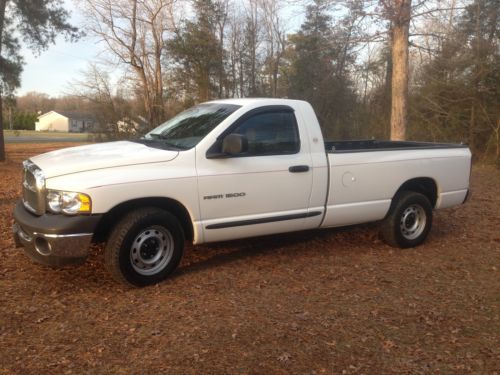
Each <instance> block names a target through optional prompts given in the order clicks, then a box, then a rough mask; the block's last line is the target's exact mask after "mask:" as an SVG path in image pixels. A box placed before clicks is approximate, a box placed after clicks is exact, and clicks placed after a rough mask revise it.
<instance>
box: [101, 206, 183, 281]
mask: <svg viewBox="0 0 500 375" xmlns="http://www.w3.org/2000/svg"><path fill="white" fill-rule="evenodd" d="M183 251H184V232H183V230H182V226H181V225H180V223H179V221H178V220H177V218H176V217H175V216H173V215H172V214H170V213H169V212H167V211H164V210H161V209H158V208H152V207H150V208H141V209H137V210H134V211H132V212H129V213H128V214H127V215H125V216H124V217H123V219H121V220H120V222H119V223H118V224H117V225H116V226H115V227H114V228H113V230H112V232H111V235H110V236H109V239H108V241H107V243H106V248H105V250H104V258H105V264H106V268H107V269H108V271H109V272H110V273H111V275H112V277H113V278H114V279H115V280H116V281H118V282H120V283H123V284H127V285H133V286H139V287H140V286H146V285H150V284H156V283H158V282H160V281H162V280H164V279H165V278H166V277H167V276H168V275H169V274H171V273H172V272H173V271H174V270H175V269H176V268H177V266H178V265H179V262H180V260H181V258H182V253H183Z"/></svg>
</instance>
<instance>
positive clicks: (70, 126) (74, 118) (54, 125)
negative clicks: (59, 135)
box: [35, 111, 95, 133]
mask: <svg viewBox="0 0 500 375" xmlns="http://www.w3.org/2000/svg"><path fill="white" fill-rule="evenodd" d="M94 126H95V121H94V120H93V119H92V118H91V117H90V116H89V115H87V114H84V113H78V112H59V111H58V112H56V111H50V112H47V113H44V114H43V115H40V116H38V121H37V122H36V123H35V130H36V131H54V132H70V133H85V132H91V131H93V130H94Z"/></svg>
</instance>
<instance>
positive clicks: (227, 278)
mask: <svg viewBox="0 0 500 375" xmlns="http://www.w3.org/2000/svg"><path fill="white" fill-rule="evenodd" d="M51 147H60V144H59V145H36V146H34V145H8V146H7V152H8V158H9V160H8V161H7V162H6V163H4V164H0V235H1V237H0V252H1V255H2V261H1V262H0V373H20V374H21V373H22V374H24V373H127V374H129V373H148V374H153V373H171V374H179V373H182V374H189V373H192V374H199V373H207V374H213V373H231V374H249V373H262V374H271V373H283V374H284V373H300V374H308V373H309V374H330V373H343V374H352V373H359V374H373V373H395V374H400V373H412V374H413V373H417V374H418V373H436V372H441V373H455V372H472V373H494V372H495V371H497V372H498V371H499V367H500V366H499V363H500V349H499V346H498V343H499V342H500V334H499V332H500V317H499V290H500V288H499V287H500V282H499V280H500V278H499V274H498V267H499V264H500V231H499V228H500V197H499V192H500V173H499V172H498V170H495V169H494V168H491V167H483V166H478V167H475V168H474V170H473V177H472V188H473V196H472V200H471V201H470V202H468V203H467V204H466V205H464V206H460V207H457V208H453V209H447V210H442V211H437V212H436V215H435V222H434V227H433V229H432V231H431V234H430V236H429V238H428V241H427V242H426V243H425V244H424V245H423V246H420V247H418V248H416V249H410V250H398V249H393V248H390V247H388V246H386V245H385V244H383V243H382V242H380V241H379V240H378V236H377V227H376V225H367V226H360V227H355V228H349V229H341V230H324V231H312V232H304V233H293V234H287V235H280V236H273V237H267V238H259V239H252V240H251V241H248V240H243V241H236V242H230V243H220V244H212V245H204V246H199V247H192V246H188V247H187V249H186V253H185V257H184V260H183V263H182V265H181V267H180V268H179V270H178V271H177V272H176V273H175V275H174V276H173V277H172V278H171V279H169V280H167V281H165V282H163V283H161V284H159V285H156V286H153V287H149V288H144V289H124V288H123V287H121V286H119V285H117V284H115V283H113V281H112V280H111V279H110V277H109V276H108V274H107V273H106V271H105V270H104V266H103V255H102V247H100V246H95V247H94V248H92V253H91V256H90V258H89V260H88V261H87V263H86V264H85V265H83V266H81V267H79V268H65V269H50V268H46V267H43V266H39V265H37V264H34V263H32V262H31V261H30V260H29V259H28V258H27V257H26V256H24V255H23V254H22V252H21V251H20V250H18V249H14V246H13V242H12V240H11V232H10V231H11V229H10V227H11V212H12V209H13V206H14V203H15V200H16V199H17V198H18V197H19V194H20V184H21V172H20V162H21V160H22V159H24V158H26V157H28V156H29V155H32V154H36V153H39V152H42V151H43V149H44V148H51Z"/></svg>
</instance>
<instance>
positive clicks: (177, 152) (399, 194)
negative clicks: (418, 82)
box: [13, 99, 471, 286]
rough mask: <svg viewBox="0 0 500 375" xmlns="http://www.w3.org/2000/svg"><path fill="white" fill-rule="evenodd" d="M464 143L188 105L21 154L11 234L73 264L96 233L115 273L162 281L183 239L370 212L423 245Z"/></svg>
mask: <svg viewBox="0 0 500 375" xmlns="http://www.w3.org/2000/svg"><path fill="white" fill-rule="evenodd" d="M470 166H471V153H470V151H469V149H468V148H467V147H466V146H464V145H458V144H435V143H421V142H396V141H392V142H391V141H376V140H366V141H337V142H325V141H324V140H323V136H322V134H321V129H320V126H319V123H318V120H317V119H316V115H315V113H314V111H313V109H312V107H311V106H310V105H309V104H308V103H306V102H304V101H297V100H285V99H231V100H218V101H213V102H208V103H203V104H200V105H197V106H195V107H193V108H191V109H188V110H186V111H184V112H182V113H181V114H179V115H177V116H176V117H174V118H173V119H171V120H169V121H167V122H166V123H164V124H162V125H160V126H159V127H157V128H156V129H154V130H152V131H151V132H149V133H148V134H146V135H145V136H144V137H142V138H140V139H138V140H136V141H120V142H112V143H101V144H93V145H86V146H79V147H73V148H67V149H62V150H58V151H53V152H49V153H46V154H43V155H38V156H35V157H33V158H31V159H30V160H27V161H25V162H24V181H23V198H22V200H20V201H19V202H18V204H17V205H16V207H15V210H14V218H15V224H14V228H13V230H14V237H15V240H16V244H17V245H19V246H23V247H24V248H25V252H26V253H27V254H28V255H29V256H30V257H31V258H33V259H34V260H35V261H37V262H39V263H43V264H47V265H52V266H59V265H66V264H76V263H81V262H82V261H84V260H85V258H86V256H87V254H88V248H89V245H90V244H91V243H92V242H102V241H105V242H106V247H105V262H106V266H107V268H108V269H109V271H110V272H111V274H112V275H113V277H114V278H115V279H116V280H118V281H121V282H124V283H127V284H132V285H135V286H142V285H147V284H151V283H156V282H159V281H160V280H163V279H165V278H166V277H167V276H168V275H169V274H170V273H171V272H172V271H173V270H174V269H175V268H176V267H177V265H178V264H179V261H180V259H181V257H182V253H183V247H184V242H185V240H189V241H192V242H193V243H194V244H201V243H206V242H213V241H224V240H231V239H236V238H244V237H252V236H261V235H268V234H273V233H284V232H292V231H299V230H305V229H313V228H330V227H339V226H346V225H351V224H359V223H364V222H371V221H379V220H380V221H382V223H381V234H382V236H383V238H384V239H385V241H386V242H387V243H388V244H389V245H392V246H399V247H403V248H405V247H412V246H416V245H419V244H420V243H422V242H423V241H424V240H425V238H426V237H427V234H428V233H429V230H430V229H431V225H432V211H433V209H437V208H446V207H451V206H454V205H458V204H461V203H463V202H465V200H466V198H467V196H468V193H469V175H470Z"/></svg>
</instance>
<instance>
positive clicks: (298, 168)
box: [288, 165, 309, 173]
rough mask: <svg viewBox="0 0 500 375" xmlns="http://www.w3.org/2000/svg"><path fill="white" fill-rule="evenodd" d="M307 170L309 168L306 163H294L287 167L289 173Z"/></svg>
mask: <svg viewBox="0 0 500 375" xmlns="http://www.w3.org/2000/svg"><path fill="white" fill-rule="evenodd" d="M308 170H309V166H308V165H294V166H292V167H290V168H288V171H289V172H290V173H302V172H307V171H308Z"/></svg>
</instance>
